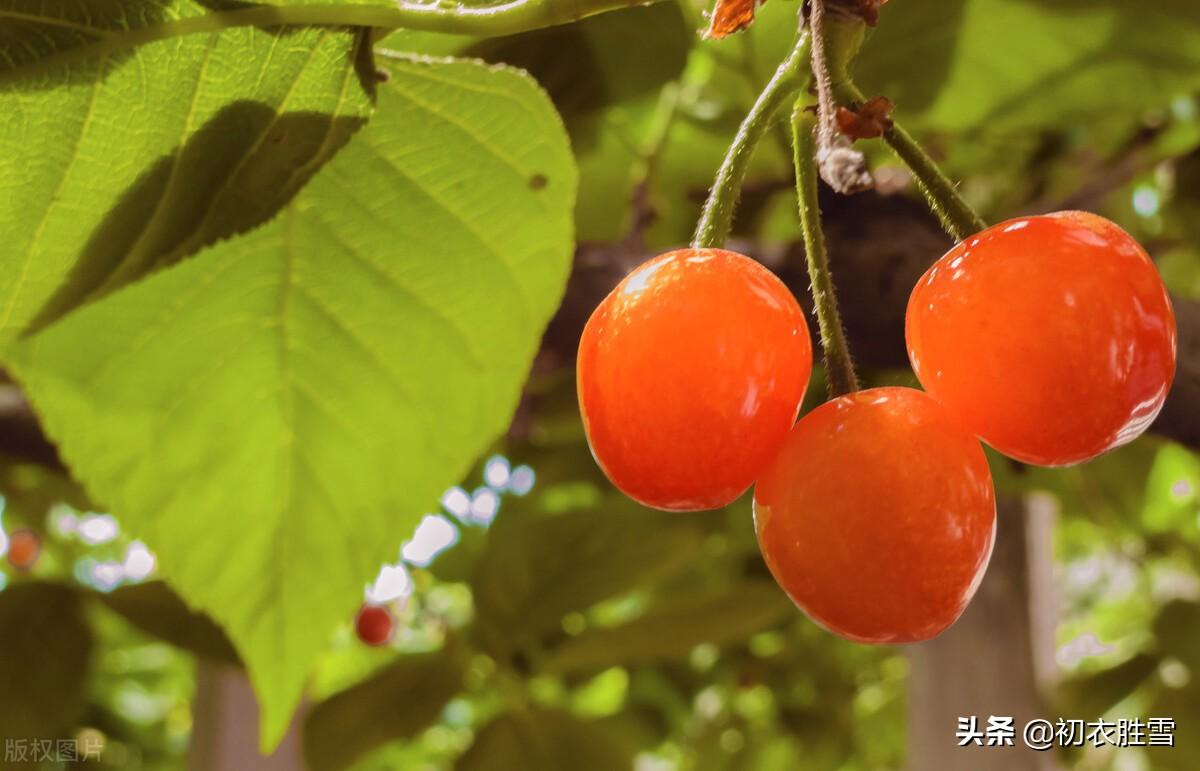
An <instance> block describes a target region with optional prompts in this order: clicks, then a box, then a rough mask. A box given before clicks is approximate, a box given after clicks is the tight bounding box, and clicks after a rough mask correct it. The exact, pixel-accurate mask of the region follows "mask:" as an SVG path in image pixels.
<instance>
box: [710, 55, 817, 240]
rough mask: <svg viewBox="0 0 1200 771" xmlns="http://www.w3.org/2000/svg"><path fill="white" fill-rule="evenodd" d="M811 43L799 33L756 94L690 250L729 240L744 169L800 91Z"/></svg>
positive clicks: (719, 170)
mask: <svg viewBox="0 0 1200 771" xmlns="http://www.w3.org/2000/svg"><path fill="white" fill-rule="evenodd" d="M811 44H812V39H811V38H810V37H809V35H808V34H807V33H801V34H800V36H799V37H798V38H797V40H796V46H795V47H794V48H793V49H792V52H791V53H790V54H788V56H787V58H786V59H784V60H783V63H782V64H780V65H779V68H778V69H777V70H775V74H774V75H773V76H772V77H771V80H770V82H768V83H767V86H766V88H764V89H763V92H762V93H761V94H759V96H758V101H756V102H755V103H754V106H753V107H752V108H750V112H749V114H747V115H746V118H745V120H743V121H742V125H741V127H740V128H738V132H737V136H735V137H734V139H733V144H732V145H730V147H729V152H728V153H726V155H725V160H724V161H722V162H721V167H720V168H719V169H718V170H717V178H716V180H715V181H714V182H713V186H712V191H711V192H710V193H709V196H708V200H707V201H705V203H704V210H703V212H702V213H701V215H700V221H699V222H698V223H697V224H696V235H695V237H694V238H693V239H692V246H693V247H695V248H697V249H703V248H718V249H719V248H720V247H722V246H724V245H725V239H726V238H728V237H729V231H730V229H731V228H732V227H733V212H734V209H736V208H737V202H738V197H739V196H740V195H741V192H742V181H743V180H745V178H746V169H747V168H749V166H750V158H751V157H752V156H753V155H754V148H755V147H757V146H758V142H759V140H760V139H762V136H763V134H765V133H766V131H767V128H768V127H769V126H770V125H771V121H772V119H773V118H774V117H775V114H776V113H778V112H779V108H780V107H781V106H783V104H784V103H786V102H787V101H788V99H789V98H790V97H792V96H794V95H795V93H796V91H798V90H799V89H800V86H801V84H802V80H801V73H802V72H804V71H805V67H804V65H805V64H807V62H808V60H809V52H810V48H809V47H810V45H811Z"/></svg>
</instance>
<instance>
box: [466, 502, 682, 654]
mask: <svg viewBox="0 0 1200 771" xmlns="http://www.w3.org/2000/svg"><path fill="white" fill-rule="evenodd" d="M702 538H703V534H702V532H701V531H700V530H699V528H697V527H694V526H693V525H692V523H690V522H688V520H687V519H681V518H679V517H674V516H672V515H669V514H662V513H659V512H652V511H647V510H645V509H640V508H635V509H634V510H625V511H620V510H618V511H589V510H585V511H574V512H571V513H569V514H563V515H559V516H554V517H548V518H539V517H527V518H520V517H505V516H502V517H501V518H500V519H499V520H497V524H496V526H495V527H494V528H493V530H492V532H491V534H490V538H489V543H488V547H487V550H486V551H485V552H484V554H483V556H482V558H481V559H480V561H479V564H478V566H477V568H476V571H475V575H474V578H473V581H472V589H473V590H474V596H475V610H476V614H477V616H478V619H479V623H480V630H481V632H482V634H483V636H484V639H485V641H486V643H487V644H488V645H489V646H490V647H491V648H492V649H493V650H494V652H496V653H498V654H500V655H503V654H504V653H505V652H507V651H509V650H511V649H512V647H513V646H514V645H517V644H519V643H520V642H521V641H525V640H529V639H535V638H536V637H538V636H539V635H541V634H544V633H546V632H549V631H551V630H553V629H555V628H557V627H559V625H560V623H561V621H562V618H563V616H564V615H566V614H567V613H570V612H572V611H577V610H584V609H586V608H588V607H589V606H591V605H593V604H595V603H597V602H599V601H601V600H604V599H608V598H609V597H614V596H617V595H619V594H622V593H624V592H627V591H630V590H631V589H634V588H636V587H638V586H642V585H644V584H647V583H649V582H652V581H655V580H657V579H660V578H662V577H664V576H666V575H669V574H671V573H673V572H675V571H677V570H680V569H682V568H683V567H685V566H686V565H687V564H688V562H689V560H690V559H691V558H692V556H693V555H695V553H696V552H697V550H698V549H699V547H700V545H701V542H702Z"/></svg>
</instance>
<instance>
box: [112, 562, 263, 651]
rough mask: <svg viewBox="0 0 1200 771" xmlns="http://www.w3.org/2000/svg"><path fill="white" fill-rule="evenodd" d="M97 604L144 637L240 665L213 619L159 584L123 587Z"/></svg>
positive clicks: (162, 584) (223, 633) (231, 646)
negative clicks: (102, 605) (134, 628)
mask: <svg viewBox="0 0 1200 771" xmlns="http://www.w3.org/2000/svg"><path fill="white" fill-rule="evenodd" d="M96 596H97V598H98V599H99V600H100V602H102V603H104V604H105V605H107V606H108V607H109V608H110V609H112V610H113V611H115V612H116V613H118V614H120V615H121V616H124V617H125V620H127V621H129V623H131V624H133V625H134V626H136V627H137V628H138V629H141V630H142V631H143V632H146V633H147V634H150V635H153V636H154V637H158V638H159V639H162V640H165V641H166V642H169V643H171V644H172V645H175V646H177V647H179V648H182V649H184V650H186V651H191V652H192V653H195V654H196V655H198V656H202V657H204V658H207V659H211V660H212V661H217V662H221V663H223V664H232V665H234V666H240V665H241V660H240V659H239V658H238V655H237V651H236V650H234V648H233V645H232V643H230V642H229V638H228V637H226V635H225V632H224V631H223V630H222V629H221V627H219V626H217V625H216V624H214V623H213V621H212V619H210V618H209V617H208V616H205V615H203V614H201V613H196V612H194V611H192V610H191V609H189V608H188V606H187V605H185V604H184V602H183V600H181V599H179V596H178V595H177V594H175V592H173V591H171V589H170V587H168V586H167V585H166V584H164V583H163V582H162V581H151V582H149V583H145V584H134V585H132V586H122V587H121V588H119V589H117V590H115V591H113V592H109V593H107V594H104V593H98V594H97V595H96Z"/></svg>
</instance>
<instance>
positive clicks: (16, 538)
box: [8, 528, 42, 571]
mask: <svg viewBox="0 0 1200 771" xmlns="http://www.w3.org/2000/svg"><path fill="white" fill-rule="evenodd" d="M41 553H42V539H41V538H39V537H38V534H37V533H35V532H33V531H32V530H27V529H25V528H22V529H20V530H14V531H13V532H12V535H10V536H9V537H8V564H10V565H12V566H13V567H14V568H16V569H17V570H21V571H28V570H32V569H33V566H34V564H36V563H37V559H38V556H39V555H40V554H41Z"/></svg>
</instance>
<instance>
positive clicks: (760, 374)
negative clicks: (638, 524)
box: [577, 249, 812, 511]
mask: <svg viewBox="0 0 1200 771" xmlns="http://www.w3.org/2000/svg"><path fill="white" fill-rule="evenodd" d="M577 374H578V389H579V405H580V411H581V412H582V414H583V423H584V428H585V430H586V432H587V437H588V442H589V444H590V445H591V448H592V454H593V455H594V456H595V457H596V461H597V463H599V465H600V467H601V468H602V469H603V470H604V472H605V474H607V475H608V478H609V479H610V480H612V482H613V484H615V485H616V486H617V487H618V488H620V489H621V490H622V491H623V492H624V493H625V494H626V495H628V496H629V497H631V498H633V499H634V500H636V501H638V502H640V503H642V504H644V505H646V506H651V507H654V508H658V509H665V510H671V511H696V510H701V509H713V508H720V507H721V506H725V505H727V504H729V503H731V502H733V501H734V500H735V499H736V498H737V497H738V496H740V495H741V494H742V493H743V492H745V491H746V490H747V489H748V488H749V487H750V485H751V484H753V482H754V479H755V477H757V476H758V474H759V472H761V471H762V469H763V468H764V467H765V466H766V465H767V464H768V463H769V462H770V461H771V459H772V458H773V457H774V456H775V453H776V451H777V450H778V449H779V447H780V445H781V444H782V443H783V441H784V439H785V438H786V437H787V433H788V430H789V429H790V428H791V427H792V425H793V423H795V420H796V414H797V412H798V410H799V407H800V401H801V399H802V398H803V396H804V391H805V389H806V388H807V387H808V379H809V376H810V375H811V374H812V342H811V341H810V339H809V335H808V325H807V323H806V322H805V320H804V313H803V311H801V309H800V306H799V305H798V304H797V303H796V299H795V298H794V297H793V296H792V294H791V292H789V291H788V289H787V287H785V286H784V285H783V283H782V282H781V281H780V280H779V279H778V278H776V277H775V275H774V274H772V273H771V272H770V271H769V270H767V269H766V268H764V267H763V266H762V265H760V264H758V263H757V262H755V261H754V260H751V259H750V258H748V257H744V256H742V255H740V254H735V253H733V252H727V251H722V250H719V249H680V250H678V251H674V252H669V253H667V254H663V255H660V256H659V257H656V258H654V259H652V260H650V261H649V262H647V263H645V264H643V265H642V266H641V267H639V268H638V269H637V270H635V271H634V272H633V273H631V274H630V275H628V276H627V277H626V278H625V279H624V280H623V281H622V282H621V283H620V284H619V285H618V286H617V288H616V289H614V290H613V291H612V293H611V294H610V295H609V296H608V297H606V298H605V299H604V301H603V302H601V303H600V306H599V307H598V308H596V310H595V312H594V313H593V314H592V317H591V318H590V319H589V320H588V323H587V326H586V328H585V329H584V331H583V337H582V339H581V340H580V343H579V361H578V373H577Z"/></svg>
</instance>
